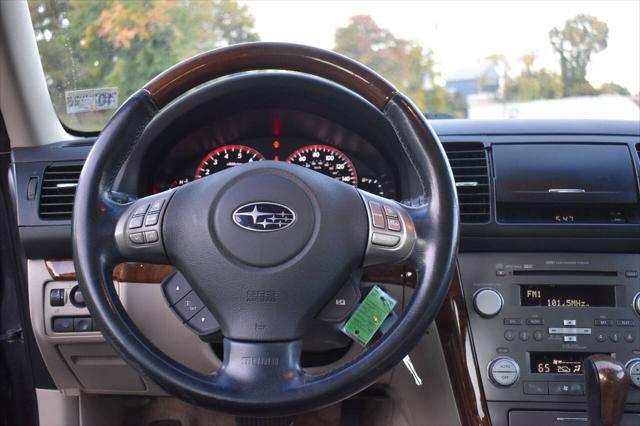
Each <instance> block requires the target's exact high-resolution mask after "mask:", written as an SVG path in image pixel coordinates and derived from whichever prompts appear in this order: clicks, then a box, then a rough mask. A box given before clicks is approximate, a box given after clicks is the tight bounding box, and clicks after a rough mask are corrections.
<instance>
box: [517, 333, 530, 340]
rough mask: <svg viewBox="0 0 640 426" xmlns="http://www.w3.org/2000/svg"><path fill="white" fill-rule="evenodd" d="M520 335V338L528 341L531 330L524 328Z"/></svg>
mask: <svg viewBox="0 0 640 426" xmlns="http://www.w3.org/2000/svg"><path fill="white" fill-rule="evenodd" d="M518 337H520V340H522V341H523V342H526V341H527V340H529V332H528V331H526V330H522V331H521V332H520V334H519V335H518Z"/></svg>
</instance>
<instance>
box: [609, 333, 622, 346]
mask: <svg viewBox="0 0 640 426" xmlns="http://www.w3.org/2000/svg"><path fill="white" fill-rule="evenodd" d="M609 340H611V341H612V342H613V343H618V342H619V341H620V333H618V332H617V331H612V332H611V333H609Z"/></svg>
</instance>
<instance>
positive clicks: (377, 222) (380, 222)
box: [369, 201, 386, 229]
mask: <svg viewBox="0 0 640 426" xmlns="http://www.w3.org/2000/svg"><path fill="white" fill-rule="evenodd" d="M369 208H370V209H371V223H372V225H373V226H374V227H376V228H380V229H385V227H386V226H385V221H384V213H382V206H381V205H380V203H376V202H375V201H369Z"/></svg>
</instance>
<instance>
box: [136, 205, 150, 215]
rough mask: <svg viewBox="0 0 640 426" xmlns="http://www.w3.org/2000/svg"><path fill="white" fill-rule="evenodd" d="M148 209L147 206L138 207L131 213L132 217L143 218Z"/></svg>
mask: <svg viewBox="0 0 640 426" xmlns="http://www.w3.org/2000/svg"><path fill="white" fill-rule="evenodd" d="M148 208H149V204H143V205H141V206H138V207H137V208H136V209H135V210H134V211H133V215H134V216H144V214H145V213H146V212H147V209H148Z"/></svg>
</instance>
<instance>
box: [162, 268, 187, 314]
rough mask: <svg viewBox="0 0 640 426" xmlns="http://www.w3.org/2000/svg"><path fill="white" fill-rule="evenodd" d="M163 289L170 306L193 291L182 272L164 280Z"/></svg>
mask: <svg viewBox="0 0 640 426" xmlns="http://www.w3.org/2000/svg"><path fill="white" fill-rule="evenodd" d="M162 289H163V290H164V296H165V297H166V298H167V301H168V302H169V305H171V306H173V305H175V304H176V303H178V301H179V300H180V299H182V298H183V297H184V296H186V295H187V294H188V293H189V292H190V291H191V286H190V285H189V283H187V280H186V279H185V278H184V275H182V274H181V273H180V272H174V273H173V274H171V275H169V276H168V277H167V278H166V279H165V280H164V282H163V283H162Z"/></svg>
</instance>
